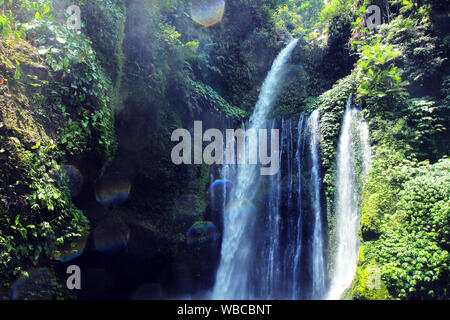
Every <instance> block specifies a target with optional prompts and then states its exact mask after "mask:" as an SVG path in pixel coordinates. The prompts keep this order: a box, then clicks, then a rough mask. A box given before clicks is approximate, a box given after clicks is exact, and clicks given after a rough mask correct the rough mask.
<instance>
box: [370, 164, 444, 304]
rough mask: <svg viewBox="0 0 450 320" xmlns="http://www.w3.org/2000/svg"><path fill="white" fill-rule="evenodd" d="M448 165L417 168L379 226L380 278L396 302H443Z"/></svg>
mask: <svg viewBox="0 0 450 320" xmlns="http://www.w3.org/2000/svg"><path fill="white" fill-rule="evenodd" d="M449 168H450V161H449V160H448V159H445V160H442V161H440V162H439V163H437V164H435V165H432V166H430V165H428V166H425V167H423V168H419V173H418V174H417V176H416V177H414V178H412V179H410V180H409V181H407V182H406V183H405V184H404V185H403V190H402V191H401V192H400V193H399V198H398V201H397V203H396V206H397V208H396V212H395V214H393V215H392V216H389V217H386V222H384V223H383V224H382V228H381V229H382V232H383V234H382V236H381V237H380V246H379V251H378V254H379V261H380V263H381V264H382V268H381V270H382V273H383V279H384V280H385V282H386V284H387V285H388V287H389V288H390V290H391V292H392V294H393V295H394V296H396V297H399V298H408V299H412V298H413V299H417V298H420V299H425V298H440V299H442V298H445V297H446V296H447V289H448V287H447V285H448V281H449V274H450V273H449V272H450V267H449V261H450V256H449V252H448V250H449V248H450V193H449V188H448V186H449V185H450V169H449Z"/></svg>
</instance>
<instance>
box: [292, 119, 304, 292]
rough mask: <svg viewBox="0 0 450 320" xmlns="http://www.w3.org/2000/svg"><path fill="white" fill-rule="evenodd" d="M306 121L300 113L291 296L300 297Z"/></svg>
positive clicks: (296, 154)
mask: <svg viewBox="0 0 450 320" xmlns="http://www.w3.org/2000/svg"><path fill="white" fill-rule="evenodd" d="M304 122H305V117H304V115H303V114H301V115H300V120H299V121H298V129H297V135H298V138H297V150H296V152H295V159H296V162H297V181H298V187H297V194H298V195H297V211H298V217H297V228H296V234H295V236H296V237H295V243H294V248H295V252H294V257H293V270H292V292H291V298H292V299H298V298H299V297H300V294H301V292H299V291H298V288H300V285H299V274H300V257H301V254H302V245H303V241H302V238H303V232H302V231H303V201H302V188H303V184H302V163H303V154H304V143H303V137H304V133H303V124H304Z"/></svg>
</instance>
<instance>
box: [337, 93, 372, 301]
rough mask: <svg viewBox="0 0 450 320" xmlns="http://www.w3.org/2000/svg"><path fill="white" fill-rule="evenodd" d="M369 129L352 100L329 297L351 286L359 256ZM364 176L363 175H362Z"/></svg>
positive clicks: (340, 165)
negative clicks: (359, 174) (362, 182)
mask: <svg viewBox="0 0 450 320" xmlns="http://www.w3.org/2000/svg"><path fill="white" fill-rule="evenodd" d="M370 159H371V151H370V144H369V130H368V127H367V125H366V123H365V122H364V121H363V120H362V119H361V117H360V116H359V111H358V110H357V109H356V108H355V107H353V106H352V99H351V96H350V97H349V99H348V102H347V106H346V110H345V114H344V120H343V124H342V129H341V135H340V138H339V143H338V150H337V175H336V196H335V203H336V207H335V208H336V243H337V251H336V256H335V271H334V273H333V276H332V282H331V286H330V290H329V293H328V298H329V299H333V300H336V299H340V298H341V296H342V294H343V293H344V291H345V290H346V289H347V288H348V287H349V286H350V285H351V283H352V281H353V278H354V276H355V272H356V263H357V260H358V255H359V247H360V243H359V237H358V229H359V227H360V209H359V203H360V190H358V189H359V188H358V177H357V176H356V174H355V172H357V166H358V164H359V166H360V167H361V168H360V169H361V172H362V178H364V176H366V175H367V174H368V172H369V170H370ZM360 178H361V177H360Z"/></svg>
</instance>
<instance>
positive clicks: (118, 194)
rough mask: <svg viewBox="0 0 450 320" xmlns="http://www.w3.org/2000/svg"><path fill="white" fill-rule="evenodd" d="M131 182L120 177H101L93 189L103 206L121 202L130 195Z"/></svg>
mask: <svg viewBox="0 0 450 320" xmlns="http://www.w3.org/2000/svg"><path fill="white" fill-rule="evenodd" d="M130 190H131V183H130V181H129V180H128V179H126V178H122V177H107V178H104V179H102V181H101V182H100V183H99V184H98V186H97V187H96V189H95V198H96V200H97V202H98V203H100V204H101V205H103V206H111V205H117V204H121V203H123V202H125V201H127V199H128V196H129V195H130Z"/></svg>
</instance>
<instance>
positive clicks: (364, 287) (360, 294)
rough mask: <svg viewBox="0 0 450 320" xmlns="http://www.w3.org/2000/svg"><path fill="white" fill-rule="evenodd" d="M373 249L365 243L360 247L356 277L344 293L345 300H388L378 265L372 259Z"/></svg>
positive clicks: (369, 244)
mask: <svg viewBox="0 0 450 320" xmlns="http://www.w3.org/2000/svg"><path fill="white" fill-rule="evenodd" d="M374 254H375V248H374V244H373V243H369V242H367V243H366V244H365V245H362V246H361V249H360V254H359V259H358V264H357V269H356V275H355V279H354V280H353V283H352V285H351V287H350V288H349V289H348V290H347V291H346V292H345V293H344V296H343V299H345V300H350V299H352V300H390V299H391V297H390V295H389V292H388V290H387V288H386V285H385V284H384V282H383V280H382V274H381V269H380V265H379V264H378V263H377V261H376V259H375V258H373V256H374Z"/></svg>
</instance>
